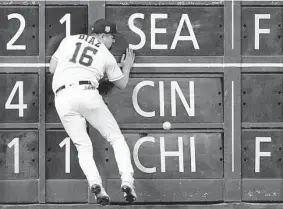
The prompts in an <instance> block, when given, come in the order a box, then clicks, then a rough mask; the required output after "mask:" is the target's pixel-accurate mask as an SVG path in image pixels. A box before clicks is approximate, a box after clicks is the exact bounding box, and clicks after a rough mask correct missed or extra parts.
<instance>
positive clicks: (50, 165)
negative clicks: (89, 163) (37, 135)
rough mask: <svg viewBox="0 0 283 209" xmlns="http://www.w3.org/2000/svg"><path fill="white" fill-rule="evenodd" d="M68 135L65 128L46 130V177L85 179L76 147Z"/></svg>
mask: <svg viewBox="0 0 283 209" xmlns="http://www.w3.org/2000/svg"><path fill="white" fill-rule="evenodd" d="M68 137H69V136H68V135H67V133H66V132H65V131H64V130H48V131H46V178H47V179H49V180H51V179H85V176H84V174H83V172H82V170H81V168H80V165H79V161H78V157H77V150H76V147H75V145H74V144H73V142H72V141H71V139H69V138H68ZM60 144H61V146H60ZM66 153H67V154H66ZM68 153H70V155H68ZM68 162H69V163H68ZM66 163H67V164H66Z"/></svg>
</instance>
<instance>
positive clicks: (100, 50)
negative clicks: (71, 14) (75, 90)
mask: <svg viewBox="0 0 283 209" xmlns="http://www.w3.org/2000/svg"><path fill="white" fill-rule="evenodd" d="M109 54H110V52H109V51H108V49H107V48H106V47H105V46H104V45H103V44H102V43H101V42H99V41H98V40H97V39H96V38H95V37H94V36H88V35H85V34H78V35H72V36H68V37H66V38H64V39H63V40H62V42H61V43H60V46H59V48H58V49H57V51H56V52H55V53H54V55H53V58H55V59H57V61H58V63H57V68H56V71H55V73H54V77H53V84H52V87H53V90H54V89H56V88H58V87H59V86H61V85H64V84H65V83H69V82H76V81H80V80H88V81H92V82H94V83H96V84H97V85H98V82H99V80H100V79H101V78H102V77H103V75H104V71H105V63H106V62H107V59H108V57H109Z"/></svg>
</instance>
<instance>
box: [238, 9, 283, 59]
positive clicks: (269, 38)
mask: <svg viewBox="0 0 283 209" xmlns="http://www.w3.org/2000/svg"><path fill="white" fill-rule="evenodd" d="M255 14H270V18H267V19H264V17H260V20H259V28H260V29H269V30H270V32H269V33H268V34H262V33H260V35H259V49H256V48H255V43H256V42H255V37H256V36H255ZM282 15H283V14H282V7H267V6H265V7H250V6H248V7H245V6H243V7H242V32H241V36H242V47H241V48H242V55H244V56H260V55H273V56H274V55H282V54H283V52H282V38H283V37H282V27H283V22H282ZM259 32H260V31H259Z"/></svg>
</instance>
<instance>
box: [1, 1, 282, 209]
mask: <svg viewBox="0 0 283 209" xmlns="http://www.w3.org/2000/svg"><path fill="white" fill-rule="evenodd" d="M1 10H2V11H3V15H2V16H3V20H4V18H6V17H4V16H5V15H7V17H8V19H7V20H9V21H15V22H14V24H15V28H19V29H18V31H17V32H15V31H14V32H12V34H11V32H10V31H9V29H11V28H13V27H12V26H11V25H8V23H7V22H5V21H2V22H1V21H0V32H1V34H2V36H1V35H0V43H1V42H3V43H4V41H5V42H7V41H8V42H9V44H8V45H9V47H10V48H12V49H14V50H16V51H17V50H20V51H18V52H15V53H13V51H12V52H9V51H7V50H6V49H3V48H2V50H1V49H0V81H2V82H1V83H0V87H1V90H0V96H1V97H3V98H5V101H4V99H3V100H2V101H0V105H1V108H3V110H0V140H1V141H0V151H1V152H0V172H1V171H3V172H2V173H1V174H0V209H1V208H2V205H1V204H3V207H4V208H5V207H6V205H9V204H13V205H15V204H19V205H20V204H30V205H31V206H27V207H34V208H37V207H42V206H45V205H47V206H46V207H52V206H49V204H58V207H69V206H70V205H65V206H64V205H61V206H59V204H61V203H69V204H72V207H78V208H79V207H85V208H90V207H94V206H93V204H94V203H95V201H94V198H93V196H92V194H91V193H90V192H89V191H88V189H87V182H86V180H85V178H84V176H83V174H82V171H81V170H80V168H79V165H78V162H77V161H76V150H75V147H74V146H73V144H72V143H71V141H70V138H68V136H67V135H66V133H65V132H64V129H63V127H62V125H61V123H60V120H59V118H58V116H57V115H56V111H54V104H53V101H52V100H53V94H52V90H51V88H50V84H51V75H50V74H49V72H48V67H49V64H48V62H49V60H50V53H49V51H48V50H47V48H48V43H49V41H51V39H52V38H54V36H56V35H57V33H60V32H62V30H61V28H60V26H61V25H62V27H63V28H64V27H65V28H64V30H63V32H65V29H66V33H68V30H69V33H71V32H72V33H73V32H80V31H83V32H89V30H90V28H91V24H92V23H93V22H94V21H95V20H97V19H99V18H105V17H106V18H110V19H111V18H112V19H113V20H116V19H117V21H118V22H119V21H120V22H119V24H120V25H119V24H118V30H119V27H122V32H124V33H125V34H126V35H127V36H128V38H129V39H130V40H131V41H136V40H137V38H136V37H135V36H134V35H133V33H131V31H129V29H128V28H126V27H124V28H123V26H122V25H121V23H124V24H125V25H127V22H126V21H127V20H128V19H127V18H128V16H127V15H128V14H131V12H132V11H133V12H132V13H139V16H136V18H137V17H139V18H140V19H143V20H145V22H146V21H149V22H150V21H152V19H154V18H155V20H156V19H158V18H161V19H162V18H163V19H167V20H168V21H167V22H166V24H167V25H166V24H165V23H164V24H165V25H166V27H167V28H168V31H169V33H170V32H171V33H172V31H171V30H172V29H170V28H171V27H175V28H176V27H178V26H179V25H180V22H179V25H178V22H174V21H175V20H178V21H179V19H178V17H176V16H174V15H175V14H178V12H180V13H185V12H186V11H189V12H188V13H190V14H191V15H192V16H194V15H195V16H197V15H199V14H201V15H203V16H200V18H199V19H200V20H199V21H200V22H198V21H196V22H194V27H192V28H193V29H196V30H201V29H202V26H203V27H205V26H206V27H208V28H209V30H211V28H212V29H215V31H217V33H216V35H215V34H214V35H215V36H213V34H212V35H211V34H210V35H207V33H208V32H209V31H208V29H207V30H204V31H201V33H202V34H201V35H202V37H204V38H202V39H201V41H200V46H201V47H202V46H204V48H205V44H208V46H209V47H207V49H206V50H203V51H202V50H199V51H197V50H196V51H193V50H192V49H191V48H192V45H190V47H191V48H189V47H188V48H187V47H185V46H180V45H179V48H178V49H177V50H175V51H170V46H171V49H175V48H176V45H175V48H174V44H173V42H174V41H172V39H175V37H173V35H176V33H175V34H170V37H169V38H168V37H166V38H164V40H165V41H164V43H165V42H166V41H167V42H166V44H167V45H168V46H166V47H165V46H164V43H163V46H161V44H160V45H159V47H160V48H158V47H157V48H155V49H154V50H152V48H150V46H149V43H150V44H151V46H157V44H156V43H155V45H154V44H152V43H151V41H152V40H151V38H152V36H150V35H149V34H150V31H151V30H152V27H151V28H150V27H149V25H146V23H144V25H143V24H142V23H141V22H139V21H136V22H135V23H137V24H140V26H143V29H144V31H142V32H139V33H136V35H137V34H138V35H140V37H141V34H142V33H143V34H144V37H145V39H146V41H145V43H144V45H143V46H144V48H143V49H140V51H137V56H136V60H135V64H134V69H133V70H132V73H131V79H130V81H129V86H128V88H127V89H125V91H124V93H123V92H118V91H116V90H115V89H114V90H111V91H110V92H109V93H108V94H107V95H105V96H104V99H105V102H106V103H107V104H108V106H109V109H110V110H111V111H112V112H113V114H114V116H117V121H118V123H119V125H120V127H121V129H122V132H123V134H124V135H125V138H126V140H127V142H128V143H129V146H130V149H131V153H132V155H133V165H134V168H135V170H136V173H137V192H138V199H139V200H138V203H137V205H135V206H134V207H136V208H175V207H177V208H178V207H179V208H182V209H183V208H194V209H195V208H207V209H208V208H221V209H222V208H223V209H224V208H231V209H232V208H239V209H240V208H273V206H274V205H273V206H272V205H271V204H269V202H270V201H275V202H283V191H282V189H281V184H282V179H283V177H282V175H281V171H282V169H283V166H282V168H280V165H281V164H280V163H281V162H282V159H281V158H282V156H280V155H282V153H281V150H282V147H283V143H282V142H281V141H280V139H281V138H282V135H283V131H282V126H283V117H282V116H283V114H282V110H281V109H282V108H281V106H282V104H283V103H282V101H281V99H282V94H283V87H282V85H281V84H280V83H282V78H283V77H282V72H283V70H282V69H283V68H282V67H283V64H282V61H283V57H282V49H281V48H282V47H281V48H280V47H278V46H280V44H281V45H282V37H283V35H282V28H283V22H282V20H281V19H282V18H281V19H280V17H281V16H282V15H283V2H282V1H236V0H230V1H60V2H59V1H12V2H11V1H1V2H0V11H1ZM55 10H56V11H57V12H54V11H55ZM163 10H164V11H163ZM25 11H26V13H25ZM52 11H53V12H54V13H51V15H49V17H48V12H52ZM170 12H171V13H170ZM257 12H258V14H260V15H261V16H257V18H258V19H257V20H258V21H259V19H260V20H261V21H265V20H269V19H271V23H261V24H260V23H258V26H255V25H254V23H253V22H252V20H254V19H253V18H254V15H255V14H256V13H257ZM6 13H7V14H6ZM8 13H9V14H8ZM68 13H72V14H75V15H76V17H77V18H76V20H74V22H75V21H77V22H76V24H72V22H68V21H70V20H71V19H68V18H70V16H68V15H67V14H68ZM154 13H156V14H160V13H162V14H165V13H166V14H167V15H161V16H158V15H157V16H155V17H153V18H152V17H151V19H150V18H149V16H150V15H151V14H154ZM11 14H12V15H11ZM23 14H27V15H28V17H29V19H25V18H24V15H23ZM117 14H118V15H117ZM121 14H123V15H121ZM140 14H143V16H142V15H140ZM168 14H171V16H170V15H168ZM268 14H269V15H268ZM273 14H275V19H274V18H273V16H272V18H273V19H272V18H271V17H270V15H273ZM115 15H117V16H115ZM0 17H1V15H0ZM141 17H142V18H141ZM182 17H183V16H182ZM48 18H50V19H48ZM52 18H53V19H52ZM56 18H57V19H56ZM58 18H60V19H58ZM115 18H116V19H115ZM174 18H175V19H174ZM184 18H186V16H184ZM17 20H18V23H17ZM49 20H50V21H51V22H49ZM53 20H54V21H56V20H57V22H56V23H55V22H52V21H53ZM58 21H59V22H60V23H59V22H58ZM218 21H222V22H218ZM276 21H278V22H276ZM80 22H83V23H82V24H80ZM68 23H70V24H69V25H68V26H67V24H68ZM147 23H148V22H147ZM186 23H187V22H186ZM274 23H275V24H274ZM5 24H6V25H5ZM17 24H18V25H17ZM213 24H215V25H213ZM63 25H64V26H63ZM250 25H252V27H249V26H250ZM69 26H70V27H71V28H68V27H69ZM128 26H129V23H128ZM162 26H164V25H162V24H161V25H159V27H160V28H161V27H162ZM187 26H188V25H187ZM269 26H272V27H271V29H270V30H269V31H267V30H268V29H267V28H268V27H269ZM254 27H258V28H257V29H258V35H259V34H261V35H259V37H258V38H259V41H263V42H266V44H265V45H264V46H265V49H266V50H262V51H261V50H258V51H257V50H255V49H254V48H253V47H251V46H253V45H252V44H253V43H256V41H255V39H256V38H255V37H253V36H252V35H251V34H254V32H255V31H254V30H253V29H254ZM15 28H14V29H15ZM25 28H28V29H27V30H26V31H25ZM160 28H159V29H160ZM5 29H6V31H8V32H9V34H8V35H7V34H6V35H5V33H4V32H5ZM155 29H156V28H155ZM163 29H164V28H163ZM257 29H255V30H257ZM259 31H260V32H259ZM159 32H160V31H159ZM17 33H19V34H18V35H17ZM160 33H164V31H163V32H160ZM165 33H166V32H165ZM269 33H270V34H272V35H271V38H269V39H268V38H266V37H265V38H262V39H260V38H261V36H264V34H269ZM3 34H4V35H3ZM22 34H25V39H21V38H22V37H21V35H22ZM59 35H60V34H59ZM15 37H16V38H15ZM155 37H157V38H156V40H158V41H160V40H161V41H163V39H162V38H160V37H158V36H155ZM210 38H211V39H210ZM12 39H13V41H11V40H12ZM141 39H142V38H141ZM169 39H170V42H169V41H168V40H169ZM18 40H19V41H20V42H21V43H19V42H17V41H18ZM191 40H192V39H191ZM22 41H24V43H27V44H29V43H31V44H30V45H27V46H26V47H30V48H29V49H28V50H30V51H28V53H27V54H25V53H23V52H22V51H21V50H23V47H25V46H24V44H22V43H23V42H22ZM213 41H215V43H210V42H213ZM177 42H178V41H177ZM3 43H2V44H3ZM251 43H252V44H251ZM175 44H176V43H175ZM202 44H203V45H202ZM213 44H214V45H213ZM5 46H6V45H5ZM7 47H8V46H7ZM13 47H14V48H13ZM15 47H16V48H15ZM17 47H18V48H17ZM164 47H165V48H164ZM213 47H215V48H213ZM178 50H179V51H178ZM139 53H140V54H139ZM174 53H175V54H174ZM116 58H117V60H119V56H116ZM172 69H173V70H172ZM187 80H188V81H190V82H187ZM26 84H27V85H26ZM255 88H256V89H258V90H254V89H255ZM193 90H194V91H193ZM192 92H193V93H192ZM203 92H204V93H203ZM137 95H139V97H138V96H137ZM191 95H194V96H193V97H190V96H191ZM23 96H24V97H25V98H27V99H23ZM119 98H120V99H119ZM121 98H122V99H121ZM156 98H157V99H156ZM178 99H179V100H178ZM186 99H187V100H188V101H189V102H188V103H186ZM15 101H16V102H17V101H19V104H18V105H17V106H15V104H14V106H13V102H15ZM192 101H194V102H192ZM170 105H171V106H170ZM186 105H187V106H186ZM192 106H195V108H192ZM200 107H201V108H200ZM174 108H175V109H174ZM27 109H28V110H27ZM125 112H129V113H131V115H130V116H128V117H127V116H126V115H125V114H124V113H125ZM176 112H177V113H176ZM180 112H181V114H180ZM25 115H28V117H25ZM176 115H178V117H176ZM188 116H189V117H188ZM186 118H187V121H186ZM164 122H165V123H164ZM166 122H171V123H169V127H167V125H166V124H168V123H166ZM88 128H89V134H90V136H91V138H92V139H95V140H96V142H97V144H96V146H95V152H94V155H95V156H94V157H95V160H96V161H97V162H100V163H99V165H98V167H99V170H100V171H101V175H102V177H103V181H104V183H105V185H106V188H107V189H108V190H109V191H108V193H109V194H110V196H111V198H112V200H113V202H114V203H113V207H117V205H120V204H122V205H123V203H124V202H123V197H122V196H121V194H120V193H119V192H120V191H118V189H119V175H118V173H117V172H118V171H117V166H116V164H115V162H114V159H113V152H112V150H111V147H110V146H109V145H108V144H107V143H106V141H105V140H104V139H103V138H102V137H101V135H100V134H99V133H98V132H97V131H96V130H95V129H93V128H92V127H91V126H89V127H88ZM166 137H167V138H166ZM22 139H24V140H22ZM261 146H262V147H261ZM200 147H201V148H200ZM22 150H24V152H23V151H22ZM271 151H272V152H271ZM15 156H18V158H17V159H16V157H15ZM169 157H170V158H169ZM173 157H175V158H176V159H175V158H174V159H173ZM265 157H266V158H265ZM67 159H68V160H67ZM67 162H68V163H67ZM21 166H22V167H21ZM19 168H21V169H23V170H24V171H22V172H21V169H20V171H19ZM60 168H61V170H60ZM62 169H63V170H62ZM27 190H28V191H29V192H27ZM244 202H252V203H258V204H255V205H253V204H249V203H244ZM194 203H197V205H194ZM7 207H8V208H9V206H7ZM22 207H25V206H22ZM56 207H57V206H56ZM110 207H112V206H110ZM119 207H129V208H131V207H132V206H119ZM282 207H283V206H282V204H280V203H278V204H275V206H274V208H282Z"/></svg>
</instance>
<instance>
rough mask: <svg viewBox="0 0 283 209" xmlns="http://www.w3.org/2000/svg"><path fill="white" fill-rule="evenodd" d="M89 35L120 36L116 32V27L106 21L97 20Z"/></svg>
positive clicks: (114, 24)
mask: <svg viewBox="0 0 283 209" xmlns="http://www.w3.org/2000/svg"><path fill="white" fill-rule="evenodd" d="M91 33H106V34H112V35H120V33H118V32H117V25H116V23H114V22H111V21H109V20H106V19H99V20H97V21H95V23H94V24H93V25H92V27H91Z"/></svg>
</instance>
